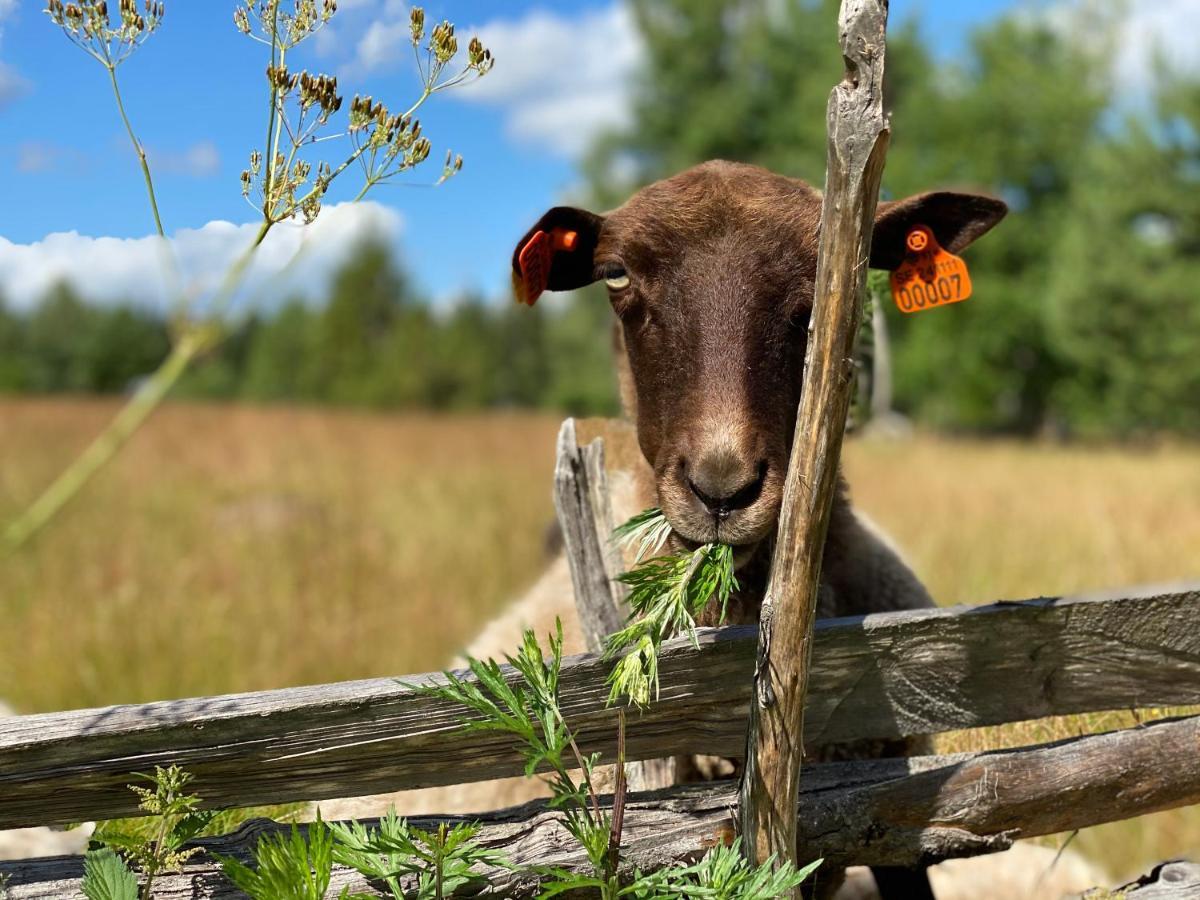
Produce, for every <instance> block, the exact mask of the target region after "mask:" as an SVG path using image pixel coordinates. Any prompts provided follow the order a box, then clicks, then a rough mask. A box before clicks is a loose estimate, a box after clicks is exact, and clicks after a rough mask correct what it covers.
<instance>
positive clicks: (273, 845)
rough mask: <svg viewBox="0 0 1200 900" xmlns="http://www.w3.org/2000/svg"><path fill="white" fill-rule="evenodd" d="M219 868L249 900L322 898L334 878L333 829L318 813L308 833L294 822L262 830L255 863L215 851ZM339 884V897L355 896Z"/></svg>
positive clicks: (355, 899) (347, 899)
mask: <svg viewBox="0 0 1200 900" xmlns="http://www.w3.org/2000/svg"><path fill="white" fill-rule="evenodd" d="M217 862H219V863H220V864H221V871H223V872H224V873H225V877H226V878H228V879H229V880H230V881H231V882H233V884H234V886H235V887H237V889H238V890H240V891H243V892H244V893H246V894H248V895H249V896H250V897H251V898H252V900H325V893H326V891H328V890H329V882H330V881H331V880H332V878H333V832H332V831H331V830H330V829H329V826H328V825H326V824H325V823H324V822H322V821H321V819H320V818H319V817H318V818H317V821H315V822H313V823H312V824H311V825H309V826H308V830H307V837H306V836H305V833H304V832H302V831H301V830H300V829H299V828H298V827H296V825H294V824H293V825H292V826H291V829H290V830H289V831H288V832H286V833H285V832H275V833H273V834H264V835H263V836H262V837H260V838H259V839H258V843H257V844H256V845H255V847H254V867H253V868H252V867H250V866H248V865H246V864H245V863H243V862H242V861H241V860H238V859H234V858H233V857H231V856H220V855H217ZM367 896H369V895H366V894H357V895H355V894H351V893H350V888H348V887H346V888H342V890H341V892H340V893H339V894H338V900H358V898H363V900H365V898H366V897H367Z"/></svg>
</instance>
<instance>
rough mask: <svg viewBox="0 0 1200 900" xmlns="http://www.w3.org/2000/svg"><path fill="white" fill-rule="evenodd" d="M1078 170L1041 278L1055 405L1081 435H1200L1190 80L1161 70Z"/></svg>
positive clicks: (1198, 192) (1198, 167)
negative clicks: (1054, 358) (1140, 113)
mask: <svg viewBox="0 0 1200 900" xmlns="http://www.w3.org/2000/svg"><path fill="white" fill-rule="evenodd" d="M1081 168H1082V174H1083V177H1082V178H1081V179H1080V180H1079V182H1078V184H1077V186H1076V189H1075V191H1074V195H1073V197H1072V205H1073V209H1074V211H1075V215H1074V216H1073V218H1072V219H1071V220H1070V221H1069V222H1068V223H1067V225H1066V227H1065V229H1064V234H1063V240H1062V242H1061V245H1060V250H1059V252H1058V253H1057V255H1056V265H1057V272H1056V276H1055V278H1054V280H1053V281H1052V282H1051V283H1050V285H1049V297H1050V301H1051V303H1050V306H1051V318H1050V323H1051V329H1050V330H1051V334H1052V335H1053V337H1054V340H1055V344H1056V346H1058V347H1060V348H1061V352H1062V356H1063V363H1064V366H1065V372H1066V375H1065V377H1064V378H1063V379H1062V380H1061V381H1060V382H1059V384H1058V385H1057V388H1056V394H1055V405H1056V407H1057V408H1059V409H1061V410H1064V411H1067V412H1068V413H1069V415H1070V419H1071V422H1072V424H1074V425H1075V426H1076V427H1078V428H1079V429H1080V430H1082V431H1084V432H1087V433H1091V434H1096V433H1112V432H1116V433H1118V434H1121V435H1129V434H1137V433H1143V432H1148V431H1162V430H1174V431H1180V432H1185V433H1189V434H1197V433H1200V404H1198V403H1197V398H1200V362H1198V358H1200V353H1198V352H1197V351H1198V347H1197V341H1198V339H1200V302H1198V300H1197V294H1196V291H1197V285H1200V85H1198V84H1196V83H1187V82H1183V81H1180V80H1178V79H1170V78H1167V79H1166V80H1165V82H1164V84H1163V85H1162V89H1161V91H1160V92H1159V95H1158V98H1157V103H1156V104H1155V107H1154V108H1153V110H1152V111H1151V113H1150V114H1149V115H1147V116H1144V117H1141V118H1140V119H1138V120H1135V121H1131V122H1129V123H1128V124H1127V126H1126V127H1125V128H1124V129H1123V130H1122V131H1121V133H1120V135H1119V136H1118V137H1116V138H1114V139H1113V140H1112V141H1108V142H1106V143H1105V144H1103V145H1102V146H1099V147H1096V148H1094V149H1093V151H1092V152H1091V153H1090V154H1089V156H1088V157H1087V158H1086V159H1085V160H1084V161H1083V162H1082V165H1081Z"/></svg>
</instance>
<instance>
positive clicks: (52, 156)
mask: <svg viewBox="0 0 1200 900" xmlns="http://www.w3.org/2000/svg"><path fill="white" fill-rule="evenodd" d="M89 168H90V160H89V159H88V157H87V156H85V155H84V154H83V153H81V152H79V151H78V150H74V149H71V148H69V147H64V146H61V145H59V144H53V143H50V142H48V141H22V142H21V143H20V144H19V145H17V171H18V172H21V173H24V174H30V175H32V174H38V173H41V172H52V171H57V172H58V173H59V174H80V173H82V172H85V171H87V170H88V169H89Z"/></svg>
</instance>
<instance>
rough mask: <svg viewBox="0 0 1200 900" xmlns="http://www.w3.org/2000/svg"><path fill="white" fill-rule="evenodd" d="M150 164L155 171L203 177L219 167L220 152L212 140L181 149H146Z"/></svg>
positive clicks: (212, 173) (214, 171)
mask: <svg viewBox="0 0 1200 900" xmlns="http://www.w3.org/2000/svg"><path fill="white" fill-rule="evenodd" d="M148 155H149V157H150V165H151V166H153V167H154V169H155V171H159V172H164V173H167V174H171V175H190V176H192V177H193V178H205V177H207V176H210V175H215V174H217V172H218V171H220V169H221V154H220V152H218V150H217V145H216V144H214V143H213V142H212V141H199V142H198V143H195V144H193V145H192V146H190V147H187V148H185V149H184V150H182V151H177V152H171V151H160V150H155V149H153V148H151V149H150V150H149V151H148Z"/></svg>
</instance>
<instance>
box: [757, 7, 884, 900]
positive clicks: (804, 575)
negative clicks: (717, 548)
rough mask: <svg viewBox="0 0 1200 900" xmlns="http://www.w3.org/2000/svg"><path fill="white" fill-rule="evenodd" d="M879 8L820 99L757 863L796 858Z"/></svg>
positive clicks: (869, 186) (760, 734)
mask: <svg viewBox="0 0 1200 900" xmlns="http://www.w3.org/2000/svg"><path fill="white" fill-rule="evenodd" d="M887 13H888V4H887V0H842V5H841V11H840V13H839V16H838V30H839V36H840V41H841V46H842V56H843V58H844V60H845V66H846V71H845V75H844V76H843V78H842V81H841V83H839V84H838V85H837V86H836V87H834V89H833V93H832V94H831V95H830V97H829V107H828V112H827V129H828V158H827V163H826V172H825V196H824V203H823V206H822V210H821V238H820V246H819V251H818V256H817V281H816V289H815V295H814V309H813V315H812V319H811V321H810V323H809V337H808V350H807V355H806V357H805V362H804V389H803V391H802V394H801V399H800V408H799V413H798V416H797V419H796V431H795V435H794V438H793V442H792V453H791V460H790V462H789V465H788V475H787V482H786V485H785V488H784V496H783V507H782V509H781V511H780V517H779V533H778V541H777V545H776V549H775V556H774V559H773V561H772V564H771V575H770V580H769V582H768V585H767V592H766V596H765V598H764V600H763V605H762V619H761V625H760V633H759V645H758V659H757V663H756V666H755V675H754V680H755V691H754V699H753V702H752V703H751V705H750V725H749V729H748V731H747V737H746V740H747V748H746V771H745V775H744V776H743V780H742V787H741V797H740V800H741V804H740V810H739V817H740V823H741V833H742V836H743V841H744V849H745V852H746V853H747V855H748V856H749V857H750V858H751V859H753V860H757V861H762V860H765V859H766V858H767V857H768V856H769V855H771V854H775V855H776V858H777V859H780V860H792V861H795V860H796V815H797V807H796V803H797V796H798V788H799V781H800V762H801V756H802V753H803V744H802V741H801V738H800V735H801V734H802V732H803V723H804V698H805V693H806V690H807V687H808V663H809V656H810V653H811V650H812V627H813V618H814V612H815V609H816V593H817V589H818V580H819V577H820V568H821V556H822V552H823V550H824V546H825V534H826V531H827V529H828V525H829V510H830V503H831V500H832V498H833V494H834V491H835V489H836V484H837V464H838V458H839V455H840V453H841V446H842V433H843V431H844V430H845V424H846V414H847V411H848V409H849V404H850V395H851V386H852V371H853V365H854V363H853V344H854V338H855V335H856V334H857V332H858V326H859V320H860V318H861V316H862V294H863V289H864V287H865V283H866V276H867V260H868V259H869V256H870V246H871V229H872V224H873V222H874V218H875V206H876V202H877V201H878V196H879V181H880V178H881V176H882V173H883V163H884V157H885V155H886V152H887V143H888V128H887V120H886V118H885V116H884V113H883V66H884V47H885V33H886V28H887ZM796 896H799V894H798V892H797V894H796Z"/></svg>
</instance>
